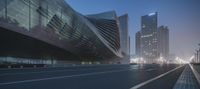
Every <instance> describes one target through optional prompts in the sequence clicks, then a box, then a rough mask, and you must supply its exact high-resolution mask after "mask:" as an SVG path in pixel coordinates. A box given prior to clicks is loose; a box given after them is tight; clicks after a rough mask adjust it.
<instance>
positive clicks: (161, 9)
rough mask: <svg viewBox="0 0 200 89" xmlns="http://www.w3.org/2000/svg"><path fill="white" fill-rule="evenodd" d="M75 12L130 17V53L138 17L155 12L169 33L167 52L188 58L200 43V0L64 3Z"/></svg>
mask: <svg viewBox="0 0 200 89" xmlns="http://www.w3.org/2000/svg"><path fill="white" fill-rule="evenodd" d="M66 2H67V3H68V4H69V5H70V6H71V7H72V8H73V9H74V10H76V11H77V12H79V13H81V14H83V15H88V14H95V13H101V12H105V11H112V10H114V11H116V13H117V15H118V16H120V15H123V14H125V13H127V14H128V15H129V35H130V37H131V54H134V53H135V33H136V32H137V31H139V30H141V16H143V15H146V14H149V13H152V12H158V26H160V25H165V26H168V28H169V30H170V33H169V34H170V35H169V36H170V41H169V42H170V53H171V54H176V55H177V56H179V57H181V58H183V59H188V58H189V57H190V56H192V55H193V54H194V50H195V49H197V48H198V43H200V0H66Z"/></svg>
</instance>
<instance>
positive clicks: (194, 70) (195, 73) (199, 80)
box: [189, 64, 200, 85]
mask: <svg viewBox="0 0 200 89" xmlns="http://www.w3.org/2000/svg"><path fill="white" fill-rule="evenodd" d="M189 65H190V68H191V69H192V72H193V74H194V76H195V78H196V79H197V82H198V83H199V85H200V74H199V73H198V72H197V71H196V69H194V67H193V66H192V65H191V64H189Z"/></svg>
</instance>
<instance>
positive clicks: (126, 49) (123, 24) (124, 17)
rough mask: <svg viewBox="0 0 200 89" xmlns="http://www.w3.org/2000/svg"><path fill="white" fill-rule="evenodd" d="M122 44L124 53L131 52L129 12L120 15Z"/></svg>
mask: <svg viewBox="0 0 200 89" xmlns="http://www.w3.org/2000/svg"><path fill="white" fill-rule="evenodd" d="M119 23H120V25H119V28H120V30H119V32H120V46H121V51H122V54H123V55H128V54H129V44H128V43H129V42H128V41H129V35H128V14H125V15H122V16H119Z"/></svg>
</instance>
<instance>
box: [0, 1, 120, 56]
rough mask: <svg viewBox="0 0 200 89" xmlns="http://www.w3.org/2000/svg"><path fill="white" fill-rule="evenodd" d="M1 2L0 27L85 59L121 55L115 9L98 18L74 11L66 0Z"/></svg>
mask: <svg viewBox="0 0 200 89" xmlns="http://www.w3.org/2000/svg"><path fill="white" fill-rule="evenodd" d="M0 2H1V3H0V4H1V6H0V27H1V28H4V30H5V29H6V30H10V31H13V32H16V33H20V34H22V35H25V36H27V37H31V38H34V39H37V40H39V41H42V42H45V43H47V44H50V45H53V46H56V47H58V48H61V49H64V50H65V51H67V52H69V53H72V54H75V55H78V56H80V58H83V59H87V58H91V59H109V58H113V57H122V56H121V52H120V51H119V48H120V39H119V27H118V24H117V19H116V18H117V17H116V14H115V12H112V13H103V14H101V15H100V16H96V17H98V19H97V18H87V17H86V16H83V15H82V14H80V13H78V12H76V11H74V10H73V9H72V8H71V7H70V6H69V5H68V4H67V3H66V2H65V1H64V0H1V1H0ZM102 17H105V18H102ZM99 18H100V19H99ZM91 19H92V21H91ZM97 23H98V24H97Z"/></svg>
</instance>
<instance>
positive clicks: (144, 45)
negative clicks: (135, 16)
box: [141, 12, 159, 62]
mask: <svg viewBox="0 0 200 89" xmlns="http://www.w3.org/2000/svg"><path fill="white" fill-rule="evenodd" d="M141 28H142V29H141V56H142V57H143V58H145V59H148V61H151V62H152V60H150V59H156V58H158V57H159V53H158V39H157V12H155V13H150V14H149V15H145V16H142V18H141Z"/></svg>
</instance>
